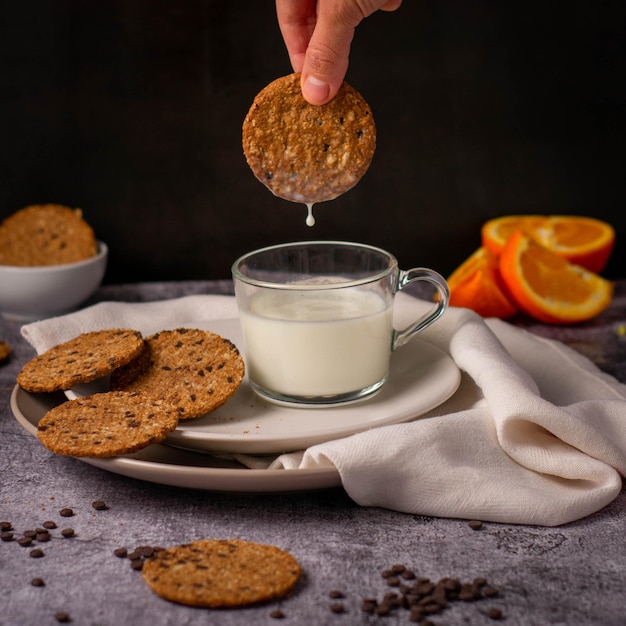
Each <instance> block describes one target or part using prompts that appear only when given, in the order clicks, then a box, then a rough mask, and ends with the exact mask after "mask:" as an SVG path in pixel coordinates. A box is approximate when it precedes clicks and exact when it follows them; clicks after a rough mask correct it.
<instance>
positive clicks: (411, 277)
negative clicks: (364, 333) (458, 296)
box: [391, 267, 450, 350]
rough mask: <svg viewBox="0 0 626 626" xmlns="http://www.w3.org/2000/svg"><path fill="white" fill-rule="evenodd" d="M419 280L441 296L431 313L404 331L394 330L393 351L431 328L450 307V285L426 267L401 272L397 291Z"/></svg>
mask: <svg viewBox="0 0 626 626" xmlns="http://www.w3.org/2000/svg"><path fill="white" fill-rule="evenodd" d="M418 280H423V281H425V282H427V283H430V284H431V285H434V286H435V288H436V289H437V293H438V294H439V299H438V301H437V302H436V305H435V307H434V308H433V310H432V311H431V312H430V313H428V314H426V315H424V316H423V317H421V318H420V319H418V320H417V321H416V322H413V324H411V325H410V326H407V327H406V328H405V329H403V330H395V329H394V331H393V335H392V338H391V349H392V350H395V349H396V348H399V347H400V346H403V345H404V344H405V343H406V342H407V341H408V340H409V339H411V337H413V335H416V334H417V333H419V332H420V331H421V330H424V328H426V327H427V326H430V325H431V324H432V323H433V322H434V321H435V320H437V319H439V317H441V315H442V314H443V312H444V311H445V310H446V308H447V306H448V301H449V300H450V290H449V289H448V284H447V283H446V281H445V279H444V278H443V276H441V275H440V274H438V273H437V272H435V271H433V270H429V269H426V268H424V267H418V268H414V269H410V270H406V271H403V270H400V272H399V274H398V283H397V288H396V291H400V290H401V289H404V287H406V286H407V285H409V284H410V283H413V282H416V281H418Z"/></svg>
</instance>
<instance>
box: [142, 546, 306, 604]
mask: <svg viewBox="0 0 626 626" xmlns="http://www.w3.org/2000/svg"><path fill="white" fill-rule="evenodd" d="M300 573H301V569H300V565H299V564H298V562H297V561H296V559H295V558H294V557H293V556H292V555H291V554H289V553H288V552H286V551H284V550H281V549H280V548H277V547H276V546H270V545H265V544H258V543H253V542H249V541H242V540H239V539H225V540H221V539H203V540H200V541H194V542H192V543H188V544H184V545H180V546H176V547H173V548H168V549H165V550H160V551H159V552H157V553H156V555H155V556H154V557H153V558H150V559H148V560H147V561H146V562H145V563H144V566H143V569H142V576H143V578H144V580H145V581H146V583H147V584H148V585H149V587H150V588H151V589H152V591H154V592H155V593H156V594H157V595H159V596H160V597H162V598H165V599H166V600H170V601H171V602H178V603H181V604H187V605H190V606H196V607H210V608H219V607H237V606H245V605H247V604H253V603H256V602H263V601H267V600H272V599H274V598H280V597H282V596H284V595H285V594H286V593H287V592H288V591H290V590H291V589H292V588H293V587H294V585H295V584H296V582H297V581H298V579H299V578H300Z"/></svg>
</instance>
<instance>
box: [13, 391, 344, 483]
mask: <svg viewBox="0 0 626 626" xmlns="http://www.w3.org/2000/svg"><path fill="white" fill-rule="evenodd" d="M64 401H65V397H64V396H63V394H60V393H59V394H30V393H27V392H26V391H24V390H23V389H20V387H18V386H17V385H16V386H15V388H14V389H13V393H12V394H11V410H12V411H13V415H14V416H15V419H16V420H17V421H18V422H19V423H20V424H21V425H22V426H23V427H24V429H25V430H26V431H27V432H29V433H30V434H31V435H34V436H36V433H37V424H38V423H39V420H40V419H41V418H42V417H43V416H44V414H45V413H47V412H48V411H49V410H50V409H51V408H52V407H54V406H56V405H57V404H60V403H61V402H64ZM79 460H80V461H83V462H85V463H88V464H89V465H93V466H95V467H99V468H101V469H103V470H106V471H108V472H113V473H114V474H120V475H122V476H128V477H130V478H137V479H139V480H146V481H149V482H153V483H158V484H161V485H170V486H173V487H186V488H189V489H203V490H207V491H227V492H240V493H278V492H289V491H310V490H316V489H327V488H329V487H337V486H339V485H341V479H340V477H339V473H338V472H337V470H336V469H335V468H334V467H330V468H320V469H294V470H282V469H276V470H256V469H248V468H246V467H244V466H243V465H240V464H239V463H237V462H235V461H227V460H222V459H218V458H215V457H212V456H210V455H208V454H201V453H197V452H191V451H187V450H180V449H177V448H172V447H170V446H164V445H161V444H155V445H151V446H148V447H147V448H145V449H144V450H141V451H140V452H136V453H135V454H129V455H125V456H118V457H113V458H110V459H86V458H81V459H79Z"/></svg>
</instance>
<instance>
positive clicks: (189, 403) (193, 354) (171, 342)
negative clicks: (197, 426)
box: [111, 328, 245, 420]
mask: <svg viewBox="0 0 626 626" xmlns="http://www.w3.org/2000/svg"><path fill="white" fill-rule="evenodd" d="M145 341H146V344H147V350H149V362H147V363H146V362H145V361H143V362H141V361H138V362H137V363H130V364H129V365H127V366H124V367H122V368H119V369H116V370H115V371H114V372H112V374H111V389H113V390H126V391H142V392H144V393H148V394H150V395H153V396H155V397H158V398H163V399H165V400H167V401H168V402H169V403H170V404H173V405H175V406H176V407H178V410H179V417H180V419H181V420H188V419H193V418H196V417H200V416H202V415H205V414H206V413H209V412H210V411H213V410H215V409H217V408H218V407H220V406H222V405H223V404H224V403H225V402H226V401H227V400H228V399H229V398H231V396H232V395H233V394H234V393H235V391H237V389H238V388H239V385H240V384H241V381H242V380H243V376H244V373H245V366H244V361H243V357H242V356H241V353H240V352H239V349H238V348H237V346H235V345H234V344H233V343H232V342H231V341H230V340H228V339H224V338H223V337H221V336H220V335H217V334H216V333H212V332H209V331H206V330H200V329H195V328H177V329H175V330H164V331H161V332H158V333H156V334H154V335H152V336H150V337H147V338H146V339H145ZM144 358H145V355H142V357H140V359H144Z"/></svg>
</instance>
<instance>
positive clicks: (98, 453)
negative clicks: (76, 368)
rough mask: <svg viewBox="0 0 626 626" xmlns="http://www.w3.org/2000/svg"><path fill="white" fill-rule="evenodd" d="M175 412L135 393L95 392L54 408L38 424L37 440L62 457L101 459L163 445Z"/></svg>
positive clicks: (170, 428) (175, 414)
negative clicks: (159, 444) (154, 444)
mask: <svg viewBox="0 0 626 626" xmlns="http://www.w3.org/2000/svg"><path fill="white" fill-rule="evenodd" d="M177 425H178V411H177V409H176V408H175V407H173V406H171V405H169V404H168V403H167V402H165V401H164V400H160V399H158V398H153V397H150V396H148V395H147V394H142V393H137V392H122V391H118V392H112V391H110V392H107V393H96V394H93V395H91V396H86V397H84V398H77V399H76V400H70V401H69V402H64V403H63V404H59V405H58V406H56V407H54V408H53V409H51V410H50V411H48V412H47V413H46V414H45V415H44V416H43V417H42V418H41V420H39V424H38V425H37V438H38V439H39V441H41V443H42V444H43V445H44V446H45V447H46V448H47V449H48V450H50V451H51V452H55V453H56V454H61V455H63V456H74V457H86V458H107V457H112V456H118V455H120V454H130V453H131V452H136V451H137V450H141V449H142V448H145V447H146V446H149V445H150V444H152V443H158V442H159V441H163V439H165V437H167V435H169V434H170V433H171V432H172V431H173V430H174V429H175V428H176V426H177Z"/></svg>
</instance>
